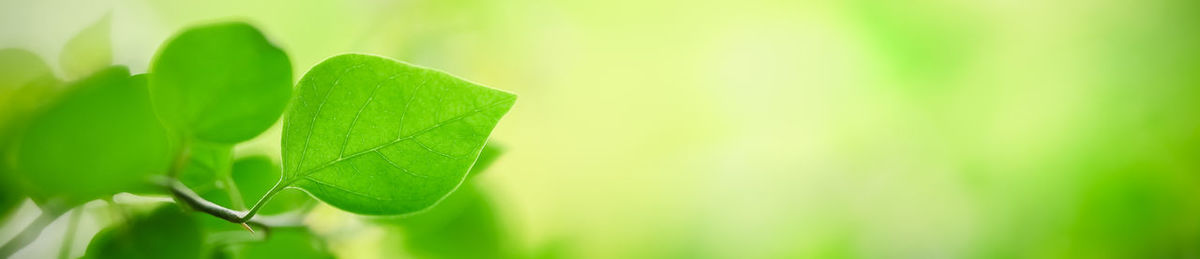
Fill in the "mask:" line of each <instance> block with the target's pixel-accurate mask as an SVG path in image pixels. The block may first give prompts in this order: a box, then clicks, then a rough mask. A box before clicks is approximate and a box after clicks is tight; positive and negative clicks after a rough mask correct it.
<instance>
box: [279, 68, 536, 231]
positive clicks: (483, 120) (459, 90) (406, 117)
mask: <svg viewBox="0 0 1200 259" xmlns="http://www.w3.org/2000/svg"><path fill="white" fill-rule="evenodd" d="M296 91H298V94H297V96H296V100H295V101H294V102H293V103H294V104H293V105H292V108H291V109H290V110H289V112H288V115H287V116H286V118H285V119H284V126H283V127H284V129H283V151H282V152H283V162H284V174H283V179H282V181H281V182H280V183H281V185H280V186H294V187H298V188H302V189H304V190H306V191H308V192H309V193H310V194H312V195H313V196H315V197H317V198H319V199H321V200H323V201H325V202H327V203H329V204H330V205H332V206H334V207H337V208H340V209H343V210H346V211H349V212H353V213H358V214H370V215H391V214H404V213H411V212H416V211H420V210H422V209H425V208H428V207H430V206H432V205H433V204H435V203H437V202H438V201H439V200H441V199H442V198H443V197H445V196H446V195H447V194H449V193H450V192H452V191H453V190H454V189H455V188H456V187H457V186H458V185H459V183H461V182H462V181H463V179H464V178H465V176H466V174H467V171H468V170H469V169H470V167H471V164H472V163H474V162H475V159H476V157H477V156H478V155H479V152H480V149H482V148H483V146H484V143H485V142H486V141H487V138H488V135H489V134H491V131H492V129H493V128H494V127H495V126H496V123H497V122H498V121H499V120H500V118H501V117H502V116H503V115H504V114H505V113H507V112H508V110H509V109H510V108H511V107H512V105H513V103H514V102H515V101H516V96H515V95H513V94H511V93H507V92H504V91H500V90H495V89H492V88H487V87H483V86H479V85H477V84H475V83H471V82H468V81H466V80H463V79H460V78H458V77H454V76H452V75H449V74H446V73H444V72H440V71H436V70H431V69H426V68H421V67H417V66H412V65H409V64H405V63H402V62H399V61H395V60H392V59H387V58H383V57H378V56H370V55H360V54H346V55H340V56H335V57H332V58H329V59H327V60H325V61H324V62H321V63H320V64H318V65H316V66H315V67H313V68H312V70H310V71H309V72H308V73H307V74H305V75H304V78H303V79H301V80H300V83H299V85H298V86H297V89H296Z"/></svg>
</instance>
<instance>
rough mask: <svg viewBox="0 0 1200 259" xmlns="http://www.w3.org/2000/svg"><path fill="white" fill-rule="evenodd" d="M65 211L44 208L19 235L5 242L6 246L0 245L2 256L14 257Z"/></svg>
mask: <svg viewBox="0 0 1200 259" xmlns="http://www.w3.org/2000/svg"><path fill="white" fill-rule="evenodd" d="M63 212H64V211H63V210H43V211H42V213H41V214H38V217H37V218H36V219H34V220H33V222H31V223H29V225H27V226H25V229H23V230H21V233H18V234H17V236H15V237H13V238H12V239H11V240H8V242H6V243H4V246H2V247H0V257H3V258H9V257H12V255H13V254H14V253H16V252H17V251H20V250H21V248H24V247H25V246H27V245H29V243H33V240H35V239H37V237H38V236H39V235H41V234H42V230H44V229H46V226H48V225H50V223H51V222H54V220H55V219H58V216H60V215H62V214H63Z"/></svg>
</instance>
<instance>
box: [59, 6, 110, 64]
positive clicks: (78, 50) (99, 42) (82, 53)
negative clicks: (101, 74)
mask: <svg viewBox="0 0 1200 259" xmlns="http://www.w3.org/2000/svg"><path fill="white" fill-rule="evenodd" d="M111 21H112V15H104V17H101V18H100V20H98V21H96V23H94V24H92V25H91V26H88V27H87V28H84V29H83V31H81V32H79V34H76V35H75V37H72V38H71V40H69V41H67V45H66V46H63V50H62V53H61V54H60V55H59V59H58V61H59V65H61V66H62V69H63V72H64V73H66V75H67V78H80V77H84V76H87V75H90V74H92V73H93V72H96V71H98V70H100V69H104V68H105V67H108V66H109V65H112V40H111V37H110V36H109V31H111V30H112V26H111V24H112V22H111Z"/></svg>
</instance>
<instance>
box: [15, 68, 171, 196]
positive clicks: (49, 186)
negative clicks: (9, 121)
mask: <svg viewBox="0 0 1200 259" xmlns="http://www.w3.org/2000/svg"><path fill="white" fill-rule="evenodd" d="M14 150H15V152H14V154H13V156H14V157H13V158H12V159H13V161H14V171H13V172H14V173H15V175H16V176H17V178H19V179H20V182H22V183H25V184H26V185H27V186H26V190H27V191H28V194H29V196H30V197H33V198H34V200H35V201H39V202H40V203H46V202H52V203H61V205H66V206H70V205H74V204H79V203H82V202H86V201H89V200H93V199H97V198H101V197H106V196H109V195H112V194H115V193H118V192H123V191H129V190H133V189H137V188H138V187H140V186H142V185H143V184H144V183H146V179H147V176H148V175H151V174H157V173H163V172H165V171H166V170H167V167H168V166H167V165H168V164H169V161H170V156H171V155H172V154H173V153H174V152H170V151H169V148H168V143H167V137H166V132H165V131H164V129H163V128H162V126H161V125H160V124H159V122H158V120H157V119H156V118H155V117H154V113H153V111H152V110H151V108H150V100H149V97H148V96H147V91H146V85H145V77H144V76H137V77H130V76H129V71H128V70H127V69H125V68H124V67H112V68H109V69H105V70H102V71H99V72H97V73H96V74H95V75H93V76H91V77H88V78H85V79H83V80H81V81H79V82H75V83H72V84H71V86H69V90H68V92H67V93H64V94H63V96H61V99H59V100H57V101H56V102H54V103H52V104H50V105H48V106H47V107H45V109H44V110H43V111H41V112H39V113H38V114H37V115H35V116H34V117H33V118H32V119H31V120H30V122H29V125H28V128H27V130H26V131H25V133H24V134H23V135H22V138H21V139H20V141H18V143H17V144H16V147H15V148H14Z"/></svg>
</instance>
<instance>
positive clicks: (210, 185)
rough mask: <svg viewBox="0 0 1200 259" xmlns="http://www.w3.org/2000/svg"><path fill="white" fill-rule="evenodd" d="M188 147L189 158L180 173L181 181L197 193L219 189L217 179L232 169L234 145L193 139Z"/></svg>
mask: <svg viewBox="0 0 1200 259" xmlns="http://www.w3.org/2000/svg"><path fill="white" fill-rule="evenodd" d="M188 149H189V153H188V154H189V156H188V157H189V160H188V163H187V165H186V166H184V168H183V171H182V172H180V173H179V181H180V182H183V184H184V185H187V186H188V187H190V188H192V190H193V191H195V192H196V193H205V192H208V191H209V190H213V189H217V188H218V186H217V180H218V179H219V178H220V177H224V175H225V174H229V172H230V170H231V164H232V162H233V145H230V144H222V143H211V142H207V141H192V142H191V143H190V144H189V145H188Z"/></svg>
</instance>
